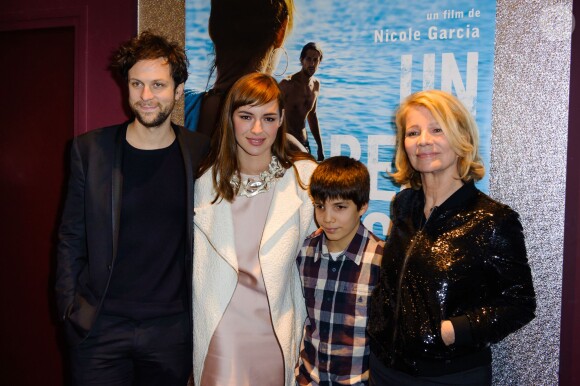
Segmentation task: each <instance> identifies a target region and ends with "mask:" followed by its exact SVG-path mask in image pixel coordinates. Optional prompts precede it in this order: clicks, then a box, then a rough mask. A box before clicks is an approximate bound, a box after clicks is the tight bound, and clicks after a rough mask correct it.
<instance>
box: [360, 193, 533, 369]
mask: <svg viewBox="0 0 580 386" xmlns="http://www.w3.org/2000/svg"><path fill="white" fill-rule="evenodd" d="M424 203H425V197H424V194H423V191H422V190H413V189H406V190H404V191H402V192H401V193H399V194H398V195H397V197H396V198H395V201H394V203H393V211H392V221H393V224H392V229H391V233H390V235H389V238H388V240H387V243H386V245H385V252H384V256H383V260H382V265H381V274H380V279H379V284H378V285H377V286H376V287H375V290H374V292H373V295H372V297H371V316H370V318H369V326H368V331H369V334H370V335H371V338H372V339H371V350H372V351H373V352H374V353H375V355H377V357H378V358H379V359H380V360H381V362H382V363H383V364H384V365H385V366H387V367H392V368H395V369H398V370H401V371H405V372H408V373H411V374H415V375H427V376H431V375H442V374H449V373H454V372H459V371H463V370H467V369H469V368H473V367H476V366H481V365H485V364H489V363H490V362H491V352H490V349H489V345H490V344H491V343H495V342H498V341H500V340H501V339H503V338H504V337H506V336H507V335H508V334H510V333H512V332H514V331H515V330H517V329H518V328H520V327H521V326H523V325H524V324H526V323H528V322H529V321H530V320H531V319H532V318H533V317H534V311H535V308H536V302H535V294H534V288H533V284H532V276H531V272H530V267H529V265H528V261H527V258H526V248H525V243H524V235H523V231H522V226H521V224H520V221H519V216H518V214H517V213H516V212H514V211H513V210H511V209H510V208H509V207H508V206H506V205H502V204H500V203H498V202H496V201H494V200H492V199H491V198H490V197H488V196H487V195H485V194H483V193H482V192H480V191H479V190H478V189H477V188H476V187H475V186H474V184H473V183H472V182H470V183H466V184H465V185H463V187H462V188H460V189H459V190H457V191H456V192H455V193H454V194H453V195H452V196H451V197H449V198H448V199H447V200H446V201H445V202H444V203H443V204H442V205H441V206H439V207H436V208H434V210H433V211H432V213H431V215H430V216H429V218H428V219H425V216H424V212H423V208H424V205H425V204H424ZM442 320H450V321H451V322H452V324H453V327H454V330H455V338H456V340H455V344H453V345H451V346H445V344H444V343H443V341H442V338H441V321H442Z"/></svg>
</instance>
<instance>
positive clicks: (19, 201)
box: [0, 27, 75, 385]
mask: <svg viewBox="0 0 580 386" xmlns="http://www.w3.org/2000/svg"><path fill="white" fill-rule="evenodd" d="M0 47H2V48H1V50H2V59H1V60H0V74H2V84H3V87H2V92H0V112H1V114H0V135H1V137H0V178H1V183H0V194H1V196H0V197H1V200H0V223H1V224H2V225H1V228H0V234H1V235H2V252H1V255H0V259H1V261H2V265H1V268H0V286H1V287H0V304H1V305H2V317H1V318H0V320H1V322H0V334H1V335H0V342H1V343H0V347H1V349H0V363H2V375H1V376H0V378H1V381H0V383H2V384H6V385H36V384H38V385H62V384H66V383H67V381H66V376H65V375H64V374H63V367H64V366H63V364H62V361H63V359H62V358H63V357H62V356H61V349H62V344H61V339H60V338H59V334H58V333H57V330H58V329H57V328H56V321H55V320H56V319H57V318H56V317H55V314H54V308H55V307H54V301H53V297H54V296H53V292H52V286H53V281H54V265H55V234H56V224H57V223H58V219H57V217H58V213H59V210H60V205H61V192H62V187H63V179H64V175H65V174H66V172H65V167H64V164H65V162H64V160H65V159H66V158H67V156H66V154H65V153H66V148H67V143H68V142H69V141H70V140H71V139H72V137H73V133H74V86H75V85H74V79H75V63H74V58H75V52H74V48H75V30H74V28H73V27H65V28H47V29H34V30H17V31H3V32H0Z"/></svg>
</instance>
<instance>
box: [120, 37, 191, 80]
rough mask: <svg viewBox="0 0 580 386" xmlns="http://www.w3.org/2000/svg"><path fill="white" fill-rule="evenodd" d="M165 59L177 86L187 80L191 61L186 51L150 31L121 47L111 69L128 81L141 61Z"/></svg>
mask: <svg viewBox="0 0 580 386" xmlns="http://www.w3.org/2000/svg"><path fill="white" fill-rule="evenodd" d="M157 58H165V59H166V60H167V63H169V65H170V68H171V77H172V78H173V81H174V82H175V86H178V85H180V84H181V83H185V81H186V80H187V76H188V73H187V68H188V67H189V60H188V59H187V56H186V55H185V50H184V49H183V48H182V47H181V46H180V45H179V44H178V43H177V42H170V41H168V40H167V39H166V38H165V37H163V36H161V35H156V34H154V33H152V32H150V31H144V32H141V33H140V34H139V35H138V36H136V37H134V38H133V39H131V40H129V41H128V42H126V43H124V44H123V45H121V47H119V49H118V51H117V52H116V53H115V54H114V55H113V59H112V61H111V69H113V70H114V71H116V72H117V73H118V74H119V75H120V76H121V77H122V78H123V79H125V80H127V79H128V76H129V70H130V69H131V67H133V66H134V65H135V63H137V62H138V61H140V60H148V59H157Z"/></svg>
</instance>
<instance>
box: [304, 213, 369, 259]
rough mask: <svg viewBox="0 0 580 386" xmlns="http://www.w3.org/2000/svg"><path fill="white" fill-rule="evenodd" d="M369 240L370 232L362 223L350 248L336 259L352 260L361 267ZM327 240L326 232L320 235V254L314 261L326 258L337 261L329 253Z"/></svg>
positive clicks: (317, 254)
mask: <svg viewBox="0 0 580 386" xmlns="http://www.w3.org/2000/svg"><path fill="white" fill-rule="evenodd" d="M368 238H369V231H368V230H367V228H365V226H364V225H363V224H362V223H360V224H359V225H358V229H357V230H356V233H355V235H354V237H353V238H352V240H351V242H350V244H348V247H346V249H345V250H344V251H342V253H341V254H340V255H339V256H338V257H337V258H336V260H340V259H345V258H346V259H349V260H352V261H353V262H354V263H355V264H356V265H360V263H361V261H362V255H363V252H364V249H365V246H366V240H367V239H368ZM327 240H328V239H327V238H326V235H325V234H324V232H322V234H321V235H320V242H319V243H318V248H317V249H318V251H317V252H318V253H316V254H315V257H314V261H315V262H316V261H318V259H320V258H325V259H329V260H333V261H336V260H335V259H333V258H332V256H331V255H330V252H328V245H327Z"/></svg>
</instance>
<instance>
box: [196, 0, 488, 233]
mask: <svg viewBox="0 0 580 386" xmlns="http://www.w3.org/2000/svg"><path fill="white" fill-rule="evenodd" d="M210 7H211V4H210V2H209V1H208V0H186V47H187V53H188V57H189V59H190V62H191V64H190V78H189V79H188V82H187V84H186V88H188V89H192V90H197V91H200V92H203V91H204V90H207V89H208V88H210V87H211V85H212V79H211V78H210V77H209V69H210V65H211V62H212V43H211V40H210V38H209V36H208V32H207V24H208V18H209V11H210ZM495 12H496V3H495V1H467V0H435V1H433V0H431V1H426V0H404V1H384V0H358V1H336V0H335V1H332V0H295V15H294V16H295V17H294V28H293V29H292V31H291V32H290V33H289V34H288V35H287V37H286V39H285V42H284V47H285V49H286V52H287V54H288V59H287V61H286V57H285V56H283V57H282V58H280V61H279V63H278V65H277V67H276V69H275V71H274V75H275V76H276V78H277V79H278V80H281V79H283V78H285V77H287V76H289V75H292V74H294V73H296V72H298V71H300V70H301V64H300V59H299V56H300V52H301V50H302V47H303V46H304V45H305V44H306V43H308V42H316V43H318V44H320V46H321V48H322V50H323V54H324V55H323V60H322V62H321V63H320V66H319V68H318V70H317V72H316V73H315V74H314V77H316V78H317V79H318V81H319V82H320V92H319V95H318V101H317V108H316V110H317V116H318V122H319V127H320V133H321V137H322V147H323V151H324V156H325V157H330V156H334V155H348V156H351V157H353V158H356V159H360V160H361V161H362V162H363V163H365V164H366V165H367V167H368V168H369V171H370V174H371V202H370V204H369V209H368V211H367V213H366V214H365V216H364V217H363V222H364V224H365V225H366V226H367V227H368V228H369V229H371V230H373V232H374V233H375V234H377V235H378V236H382V237H385V236H386V233H387V231H388V229H389V224H390V220H389V209H390V203H391V200H392V198H393V196H394V195H395V194H396V193H397V192H398V191H400V190H401V187H400V186H398V185H396V184H394V183H393V181H392V180H391V179H390V178H389V176H388V172H391V171H392V167H393V162H394V151H395V133H396V128H395V126H394V114H395V111H396V109H397V106H398V105H399V103H400V101H401V100H402V99H404V98H405V97H406V96H407V95H409V94H411V93H413V92H416V91H419V90H422V89H441V90H445V91H449V92H452V93H453V94H454V95H456V96H457V97H458V98H459V99H460V100H461V101H462V102H463V103H464V104H465V105H466V107H467V108H468V109H469V110H470V111H471V112H472V113H473V114H474V115H475V117H476V121H477V124H478V127H479V130H480V152H481V155H482V157H483V159H484V163H485V165H486V170H487V171H488V172H489V160H490V137H491V105H492V87H493V61H494V34H495ZM284 69H285V70H286V71H285V73H284V74H283V75H281V72H282V71H283V70H284ZM306 129H307V133H308V135H309V137H310V138H309V143H310V146H311V152H312V154H313V155H314V156H315V157H316V154H317V151H318V149H317V146H316V142H315V141H314V140H312V137H311V135H312V133H311V132H310V131H309V129H308V125H306ZM488 181H489V180H488V176H487V175H486V178H484V179H483V180H482V181H480V182H479V183H478V187H479V188H480V189H481V190H483V191H484V192H487V191H488Z"/></svg>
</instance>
